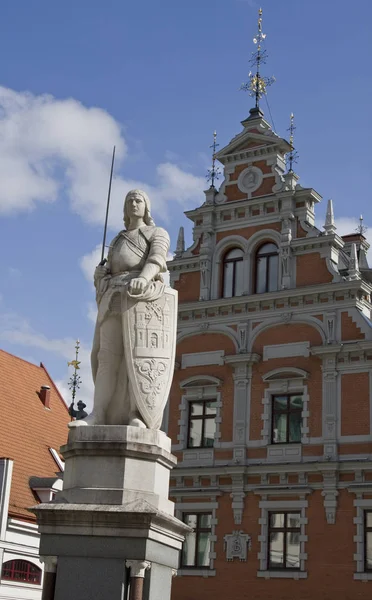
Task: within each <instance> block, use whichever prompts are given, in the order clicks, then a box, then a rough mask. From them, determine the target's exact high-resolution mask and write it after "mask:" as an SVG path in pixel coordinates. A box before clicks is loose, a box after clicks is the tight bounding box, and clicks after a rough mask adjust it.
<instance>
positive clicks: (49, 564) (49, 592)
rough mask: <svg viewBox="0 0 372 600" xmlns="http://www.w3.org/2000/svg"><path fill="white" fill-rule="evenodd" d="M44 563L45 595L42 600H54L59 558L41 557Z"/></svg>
mask: <svg viewBox="0 0 372 600" xmlns="http://www.w3.org/2000/svg"><path fill="white" fill-rule="evenodd" d="M40 561H41V562H42V563H44V580H43V593H42V596H41V600H54V592H55V588H56V576H57V556H40Z"/></svg>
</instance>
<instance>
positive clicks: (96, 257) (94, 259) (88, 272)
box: [80, 244, 102, 284]
mask: <svg viewBox="0 0 372 600" xmlns="http://www.w3.org/2000/svg"><path fill="white" fill-rule="evenodd" d="M101 251H102V247H101V244H98V246H96V247H95V248H94V250H92V252H89V253H88V254H84V256H83V257H82V258H81V259H80V267H81V269H82V271H83V273H84V276H85V279H86V280H87V281H89V283H91V284H93V275H94V270H95V268H96V266H97V265H98V264H99V262H100V260H101Z"/></svg>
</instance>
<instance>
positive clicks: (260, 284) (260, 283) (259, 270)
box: [256, 257, 267, 294]
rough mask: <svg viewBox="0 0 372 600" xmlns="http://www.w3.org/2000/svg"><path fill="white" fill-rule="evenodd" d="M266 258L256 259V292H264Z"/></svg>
mask: <svg viewBox="0 0 372 600" xmlns="http://www.w3.org/2000/svg"><path fill="white" fill-rule="evenodd" d="M266 260H267V259H266V258H259V257H257V259H256V293H257V294H263V293H264V292H266Z"/></svg>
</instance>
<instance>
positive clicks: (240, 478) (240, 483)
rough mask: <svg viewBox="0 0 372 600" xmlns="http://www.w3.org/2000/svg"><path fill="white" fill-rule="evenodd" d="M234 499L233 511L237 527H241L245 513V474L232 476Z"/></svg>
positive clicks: (232, 494) (232, 495)
mask: <svg viewBox="0 0 372 600" xmlns="http://www.w3.org/2000/svg"><path fill="white" fill-rule="evenodd" d="M230 497H231V498H232V503H231V506H232V509H233V515H234V523H235V525H241V522H242V519H243V511H244V498H245V492H244V473H243V472H242V473H234V475H233V476H232V492H231V494H230Z"/></svg>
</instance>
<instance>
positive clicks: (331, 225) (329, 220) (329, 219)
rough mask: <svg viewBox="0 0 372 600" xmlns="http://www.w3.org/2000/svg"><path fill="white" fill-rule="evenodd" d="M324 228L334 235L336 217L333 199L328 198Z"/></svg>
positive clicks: (327, 232)
mask: <svg viewBox="0 0 372 600" xmlns="http://www.w3.org/2000/svg"><path fill="white" fill-rule="evenodd" d="M324 229H325V232H326V234H328V235H332V234H333V233H335V231H336V225H335V218H334V215H333V202H332V200H331V199H329V200H328V204H327V213H326V218H325V223H324Z"/></svg>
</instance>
